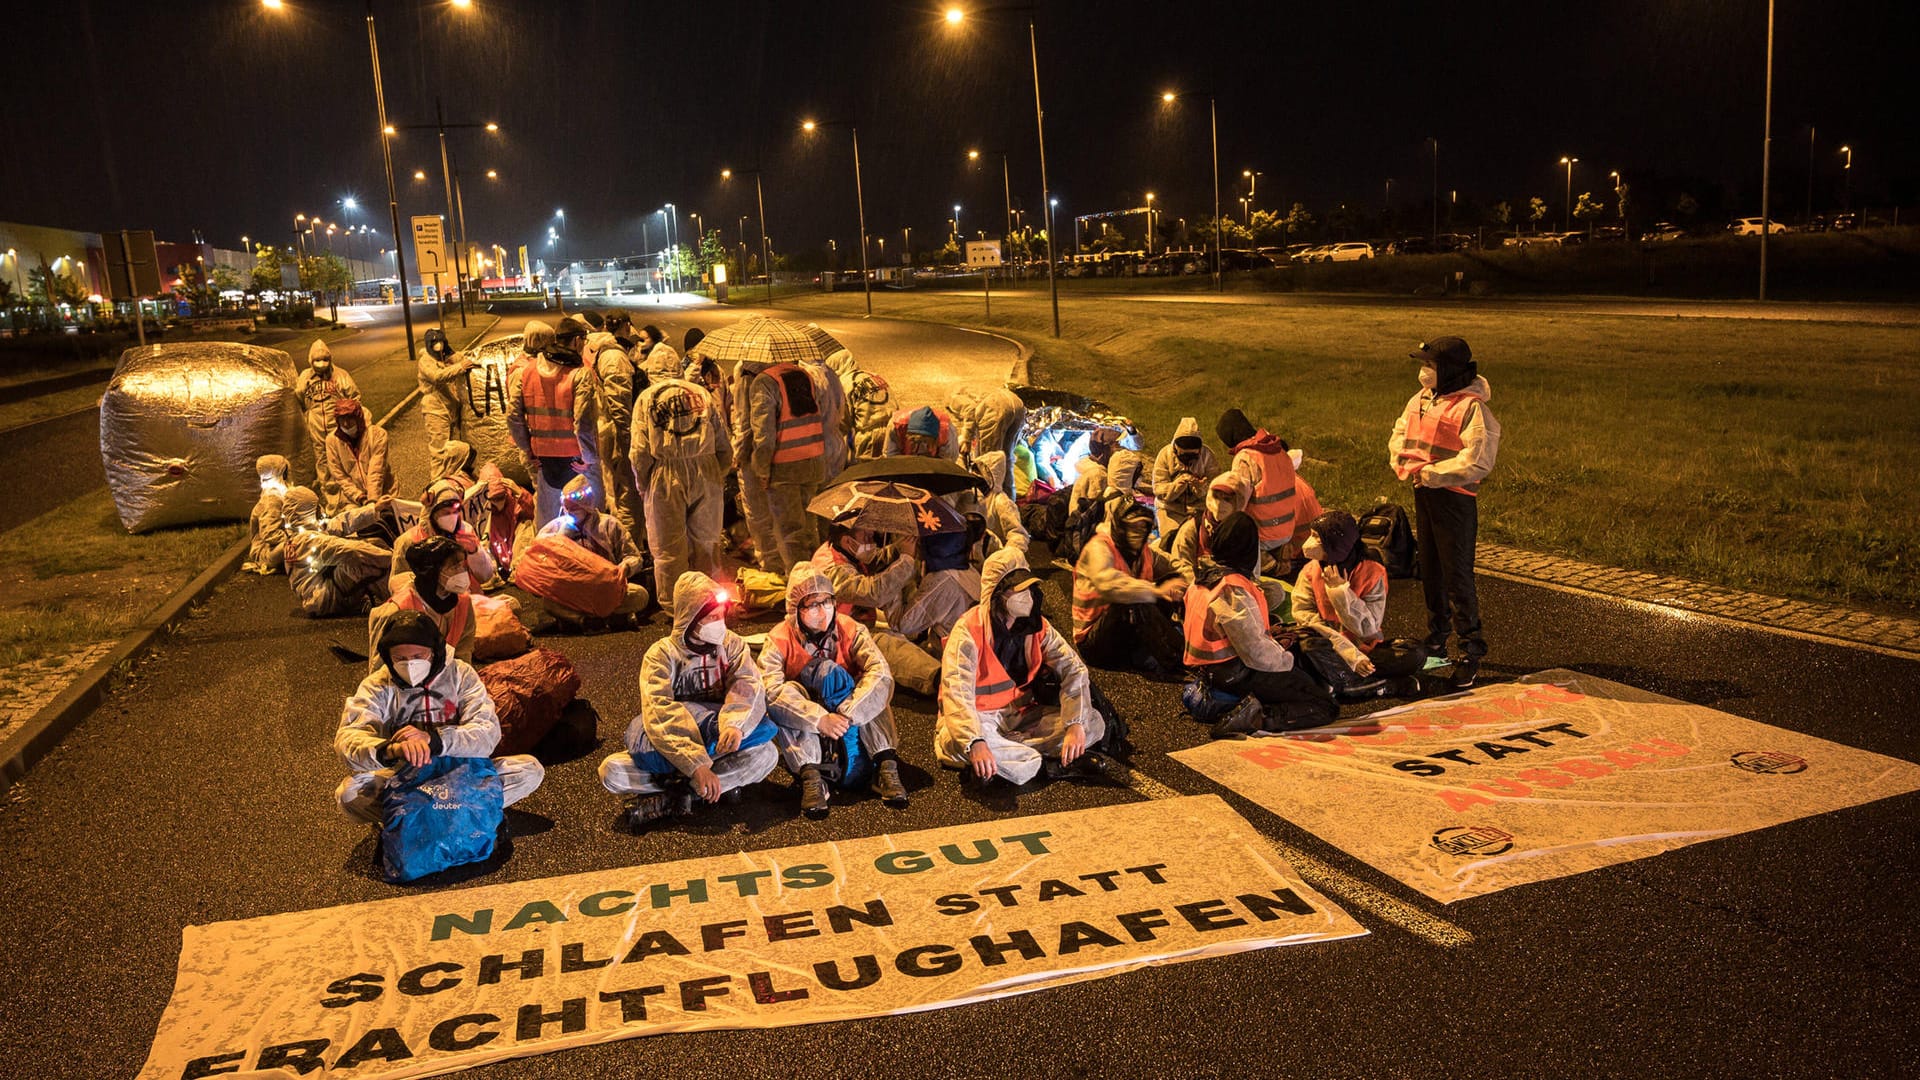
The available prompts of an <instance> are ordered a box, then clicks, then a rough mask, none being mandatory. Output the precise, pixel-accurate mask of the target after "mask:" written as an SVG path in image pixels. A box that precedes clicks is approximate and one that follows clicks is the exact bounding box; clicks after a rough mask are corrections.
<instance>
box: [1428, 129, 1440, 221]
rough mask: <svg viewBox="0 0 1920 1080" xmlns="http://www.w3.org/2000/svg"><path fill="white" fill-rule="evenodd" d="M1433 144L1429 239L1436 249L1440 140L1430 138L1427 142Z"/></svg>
mask: <svg viewBox="0 0 1920 1080" xmlns="http://www.w3.org/2000/svg"><path fill="white" fill-rule="evenodd" d="M1427 141H1428V142H1431V143H1432V144H1433V232H1432V234H1430V235H1429V236H1428V237H1427V239H1428V240H1430V241H1432V242H1433V245H1434V246H1435V247H1438V246H1439V244H1440V140H1439V138H1438V137H1432V136H1430V137H1429V138H1428V140H1427Z"/></svg>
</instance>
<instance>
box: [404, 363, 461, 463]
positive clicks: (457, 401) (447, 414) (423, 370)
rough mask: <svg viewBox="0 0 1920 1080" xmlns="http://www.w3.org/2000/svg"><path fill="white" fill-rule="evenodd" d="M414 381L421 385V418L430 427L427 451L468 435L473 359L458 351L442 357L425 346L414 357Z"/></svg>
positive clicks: (430, 451)
mask: <svg viewBox="0 0 1920 1080" xmlns="http://www.w3.org/2000/svg"><path fill="white" fill-rule="evenodd" d="M413 370H414V375H415V381H416V382H417V383H418V385H419V387H420V418H421V420H422V421H423V422H424V423H425V424H426V427H427V451H428V452H429V453H432V452H433V451H435V450H438V449H440V446H441V444H442V443H444V442H446V441H447V440H448V439H460V438H464V437H465V436H466V432H467V425H466V413H465V412H463V411H462V410H464V409H465V408H466V407H467V405H466V402H465V400H463V399H464V398H465V397H466V393H465V391H466V389H467V372H469V371H472V370H473V361H472V360H471V359H468V358H467V357H463V356H461V355H460V354H458V353H450V354H448V355H447V357H446V359H444V360H443V359H441V358H440V357H438V356H435V355H434V354H433V353H432V352H430V351H428V349H427V347H426V346H425V345H422V346H421V347H420V352H419V354H418V355H417V356H415V357H414V363H413Z"/></svg>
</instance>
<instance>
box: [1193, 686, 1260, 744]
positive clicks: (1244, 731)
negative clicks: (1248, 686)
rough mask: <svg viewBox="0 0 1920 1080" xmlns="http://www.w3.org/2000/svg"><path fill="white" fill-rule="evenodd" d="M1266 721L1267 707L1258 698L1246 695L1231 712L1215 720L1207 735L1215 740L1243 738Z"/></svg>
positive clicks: (1258, 728) (1257, 729)
mask: <svg viewBox="0 0 1920 1080" xmlns="http://www.w3.org/2000/svg"><path fill="white" fill-rule="evenodd" d="M1266 720H1267V707H1266V706H1265V705H1263V704H1261V702H1260V699H1259V698H1257V697H1254V696H1253V695H1252V694H1248V695H1247V696H1246V697H1243V698H1241V699H1240V704H1238V705H1235V706H1234V707H1233V710H1232V711H1231V712H1229V713H1227V714H1226V715H1225V716H1222V717H1221V718H1220V719H1218V720H1215V721H1214V722H1213V727H1212V729H1211V730H1209V731H1208V732H1207V734H1208V735H1211V736H1212V737H1213V738H1216V739H1235V738H1245V737H1246V736H1248V735H1251V734H1253V733H1254V732H1256V731H1259V730H1260V729H1261V728H1262V727H1264V726H1265V724H1266Z"/></svg>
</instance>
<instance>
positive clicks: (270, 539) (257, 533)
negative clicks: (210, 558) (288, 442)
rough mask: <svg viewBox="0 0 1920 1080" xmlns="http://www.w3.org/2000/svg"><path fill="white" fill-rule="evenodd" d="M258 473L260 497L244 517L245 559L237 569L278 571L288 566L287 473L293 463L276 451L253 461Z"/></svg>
mask: <svg viewBox="0 0 1920 1080" xmlns="http://www.w3.org/2000/svg"><path fill="white" fill-rule="evenodd" d="M253 467H254V470H255V471H256V472H257V473H258V474H259V476H260V498H259V501H257V502H255V503H254V504H253V513H252V514H251V515H249V516H248V518H247V561H246V562H244V563H241V564H240V569H242V570H248V571H251V572H253V573H256V574H281V573H285V572H286V569H287V563H286V556H287V523H286V521H285V520H284V518H285V514H286V499H287V483H288V481H287V473H288V471H289V470H290V469H291V468H292V467H293V466H292V463H291V462H289V461H288V460H287V459H286V458H284V457H281V456H280V455H279V454H262V455H260V457H258V458H257V459H255V460H254V463H253Z"/></svg>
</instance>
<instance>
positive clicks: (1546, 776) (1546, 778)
mask: <svg viewBox="0 0 1920 1080" xmlns="http://www.w3.org/2000/svg"><path fill="white" fill-rule="evenodd" d="M1516 775H1517V776H1518V777H1519V778H1520V779H1522V780H1525V781H1526V782H1527V783H1529V784H1538V785H1540V786H1541V787H1548V788H1563V787H1572V786H1573V785H1574V783H1575V780H1574V778H1573V777H1571V776H1568V775H1567V774H1566V773H1563V772H1560V771H1559V770H1557V769H1547V768H1539V769H1521V770H1520V771H1519V773H1517V774H1516Z"/></svg>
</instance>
